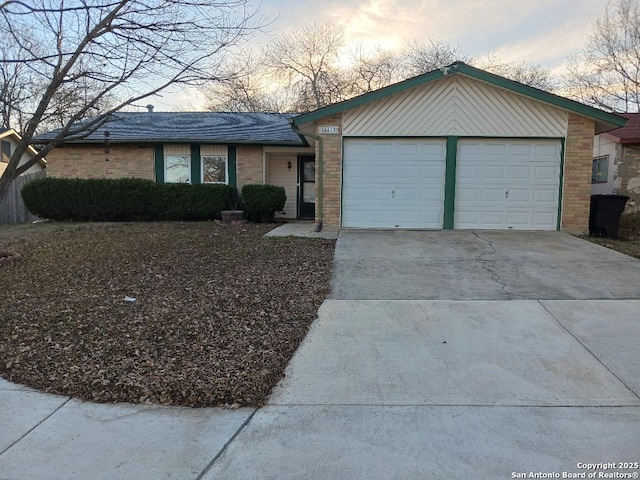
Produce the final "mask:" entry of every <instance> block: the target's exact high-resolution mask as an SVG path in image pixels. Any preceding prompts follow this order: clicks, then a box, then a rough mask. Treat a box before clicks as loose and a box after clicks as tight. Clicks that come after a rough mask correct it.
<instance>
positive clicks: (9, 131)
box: [0, 128, 47, 166]
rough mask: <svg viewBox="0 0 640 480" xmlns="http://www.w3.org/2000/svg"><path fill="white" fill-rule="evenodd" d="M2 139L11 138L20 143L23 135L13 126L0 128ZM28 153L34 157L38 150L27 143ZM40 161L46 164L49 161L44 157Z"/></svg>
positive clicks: (41, 163)
mask: <svg viewBox="0 0 640 480" xmlns="http://www.w3.org/2000/svg"><path fill="white" fill-rule="evenodd" d="M0 139H3V140H4V139H9V140H12V141H13V142H14V143H18V142H19V141H20V140H22V137H21V136H20V135H19V134H18V132H16V131H15V130H14V129H13V128H0ZM26 153H27V154H28V155H31V157H34V156H35V155H36V154H37V153H38V151H37V150H36V149H35V148H33V146H31V145H27V152H26ZM38 163H39V164H40V165H42V166H44V165H46V164H47V161H46V160H45V159H44V158H41V159H40V160H38Z"/></svg>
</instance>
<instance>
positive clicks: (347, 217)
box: [292, 62, 626, 233]
mask: <svg viewBox="0 0 640 480" xmlns="http://www.w3.org/2000/svg"><path fill="white" fill-rule="evenodd" d="M625 122H626V120H625V119H624V118H622V117H619V116H617V115H614V114H611V113H607V112H603V111H601V110H598V109H595V108H592V107H589V106H586V105H583V104H580V103H578V102H575V101H573V100H569V99H567V98H563V97H560V96H558V95H553V94H551V93H547V92H544V91H542V90H538V89H536V88H532V87H529V86H527V85H524V84H521V83H517V82H514V81H512V80H509V79H506V78H503V77H499V76H497V75H493V74H491V73H489V72H485V71H483V70H479V69H477V68H474V67H471V66H469V65H466V64H464V63H460V62H456V63H454V64H452V65H448V66H446V67H443V68H440V69H437V70H434V71H432V72H428V73H425V74H423V75H420V76H417V77H413V78H410V79H407V80H405V81H402V82H399V83H397V84H393V85H390V86H388V87H384V88H382V89H380V90H376V91H373V92H369V93H367V94H364V95H361V96H359V97H354V98H352V99H349V100H345V101H344V102H340V103H337V104H333V105H329V106H327V107H324V108H321V109H319V110H316V111H313V112H309V113H307V114H303V115H299V116H297V117H295V118H294V119H293V120H292V124H293V125H294V127H296V128H298V127H299V130H298V132H299V133H300V134H303V135H304V134H305V132H309V135H308V136H307V139H311V140H314V141H315V142H316V143H315V145H316V161H318V163H319V165H320V168H319V169H318V172H319V173H318V181H322V182H323V187H322V188H321V189H320V190H318V191H319V192H320V194H321V197H320V198H318V199H317V200H318V207H319V209H318V211H317V215H316V218H317V219H318V220H320V221H322V222H323V224H326V225H331V226H335V227H342V228H385V229H386V228H388V229H445V230H450V229H513V230H558V229H560V230H565V231H572V232H576V233H580V232H584V231H585V230H586V229H587V228H588V223H589V199H590V191H591V167H592V155H593V136H594V134H599V133H603V132H607V131H608V130H611V129H613V128H616V127H617V126H620V125H624V123H625Z"/></svg>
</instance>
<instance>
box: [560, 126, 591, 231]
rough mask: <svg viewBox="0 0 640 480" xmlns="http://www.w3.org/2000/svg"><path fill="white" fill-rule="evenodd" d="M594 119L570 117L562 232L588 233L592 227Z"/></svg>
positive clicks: (563, 193)
mask: <svg viewBox="0 0 640 480" xmlns="http://www.w3.org/2000/svg"><path fill="white" fill-rule="evenodd" d="M594 133H595V123H594V121H593V120H589V119H586V118H584V117H579V116H577V115H574V114H570V115H569V123H568V129H567V140H566V143H565V156H564V177H563V180H564V184H563V192H562V223H561V230H564V231H568V232H572V233H584V232H586V231H587V230H588V228H589V204H590V201H591V166H592V155H593V135H594Z"/></svg>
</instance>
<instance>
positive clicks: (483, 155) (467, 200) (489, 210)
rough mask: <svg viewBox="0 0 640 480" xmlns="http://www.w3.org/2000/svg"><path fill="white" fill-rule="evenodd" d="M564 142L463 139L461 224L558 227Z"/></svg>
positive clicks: (458, 194)
mask: <svg viewBox="0 0 640 480" xmlns="http://www.w3.org/2000/svg"><path fill="white" fill-rule="evenodd" d="M561 157H562V141H561V140H555V139H518V140H515V139H462V138H461V139H459V140H458V150H457V158H456V187H455V216H454V228H456V229H514V230H556V229H557V228H558V210H559V208H558V206H559V201H560V172H561Z"/></svg>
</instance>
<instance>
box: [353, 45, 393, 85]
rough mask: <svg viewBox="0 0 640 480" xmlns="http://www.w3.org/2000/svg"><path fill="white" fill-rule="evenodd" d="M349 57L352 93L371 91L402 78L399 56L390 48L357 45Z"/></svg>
mask: <svg viewBox="0 0 640 480" xmlns="http://www.w3.org/2000/svg"><path fill="white" fill-rule="evenodd" d="M351 58H352V61H353V66H352V67H351V68H350V74H351V76H352V78H353V80H352V83H353V94H354V95H360V94H363V93H368V92H372V91H374V90H378V89H380V88H382V87H386V86H387V85H391V84H392V83H394V82H397V81H399V80H401V79H402V74H403V70H402V65H401V62H400V58H399V56H398V55H397V54H395V53H394V52H392V51H390V50H383V49H381V48H375V49H373V50H365V49H364V48H363V47H362V46H361V45H358V46H356V47H355V48H354V49H353V51H352V52H351Z"/></svg>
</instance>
